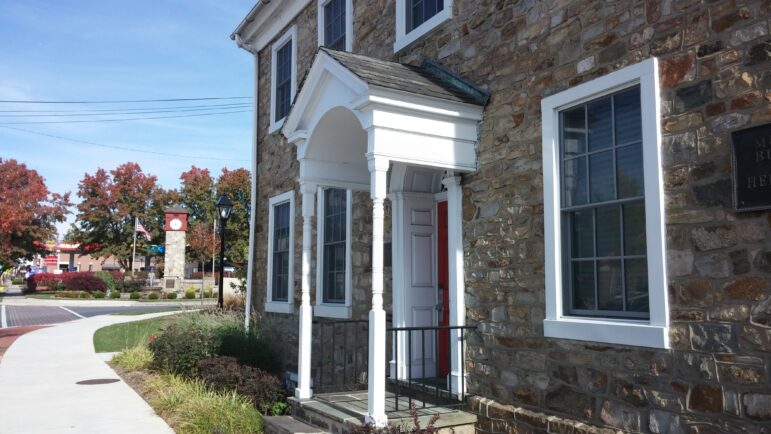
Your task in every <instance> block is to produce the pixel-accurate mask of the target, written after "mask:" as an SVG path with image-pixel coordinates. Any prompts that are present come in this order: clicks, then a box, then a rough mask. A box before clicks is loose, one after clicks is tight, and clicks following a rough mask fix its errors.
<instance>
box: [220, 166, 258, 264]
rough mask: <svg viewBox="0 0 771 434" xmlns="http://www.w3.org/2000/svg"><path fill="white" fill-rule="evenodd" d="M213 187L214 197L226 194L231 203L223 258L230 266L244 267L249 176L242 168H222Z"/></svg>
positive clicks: (248, 215)
mask: <svg viewBox="0 0 771 434" xmlns="http://www.w3.org/2000/svg"><path fill="white" fill-rule="evenodd" d="M215 187H216V191H217V194H216V197H220V196H221V195H223V194H226V195H227V196H228V197H229V198H230V200H231V201H232V202H233V213H232V214H231V216H230V220H228V223H227V228H226V232H225V249H227V250H226V253H225V256H226V257H227V258H228V261H229V262H230V263H232V264H237V265H244V264H246V261H247V260H248V259H249V222H250V218H249V217H250V215H251V174H250V172H249V171H248V170H246V169H243V168H239V169H234V170H228V169H226V168H223V169H222V174H221V175H220V176H219V178H217V183H216V185H215Z"/></svg>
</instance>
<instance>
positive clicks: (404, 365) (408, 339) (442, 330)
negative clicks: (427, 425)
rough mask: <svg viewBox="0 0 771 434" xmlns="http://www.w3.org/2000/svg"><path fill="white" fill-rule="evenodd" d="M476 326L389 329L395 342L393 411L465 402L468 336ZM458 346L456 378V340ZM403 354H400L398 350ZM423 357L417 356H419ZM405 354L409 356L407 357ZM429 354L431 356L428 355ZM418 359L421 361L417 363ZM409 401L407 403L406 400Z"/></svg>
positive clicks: (391, 386) (391, 381)
mask: <svg viewBox="0 0 771 434" xmlns="http://www.w3.org/2000/svg"><path fill="white" fill-rule="evenodd" d="M475 329H476V327H474V326H433V327H393V328H389V329H388V331H389V332H390V333H389V335H391V339H392V341H393V358H391V357H389V360H393V370H392V372H390V374H391V375H390V378H389V386H390V389H391V391H392V393H393V395H394V411H404V410H408V409H409V408H411V407H412V405H413V401H414V403H415V406H416V407H418V408H430V407H439V406H441V407H458V406H463V405H465V401H466V396H467V391H466V384H465V378H466V372H465V369H466V368H465V353H466V338H467V335H468V333H469V332H470V331H472V330H475ZM454 340H455V341H456V342H457V345H458V346H459V348H457V347H456V348H455V351H459V353H458V354H459V357H461V360H460V362H459V363H458V365H459V366H458V368H459V370H460V372H456V373H455V375H456V380H455V381H453V378H452V376H453V372H452V356H451V354H452V351H453V341H454ZM400 352H401V353H402V354H401V355H400V354H399V353H400ZM418 355H419V356H420V358H419V359H418V358H416V356H418ZM405 356H406V357H405ZM427 357H429V358H427ZM416 360H419V362H418V363H415V361H416ZM405 400H406V402H405Z"/></svg>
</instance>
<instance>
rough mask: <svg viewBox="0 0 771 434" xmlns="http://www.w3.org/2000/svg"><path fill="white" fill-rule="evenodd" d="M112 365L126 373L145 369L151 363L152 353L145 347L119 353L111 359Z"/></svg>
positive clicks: (138, 346)
mask: <svg viewBox="0 0 771 434" xmlns="http://www.w3.org/2000/svg"><path fill="white" fill-rule="evenodd" d="M112 361H113V363H115V364H116V365H118V366H120V367H121V368H123V369H125V370H127V371H139V370H142V369H147V368H149V367H150V365H151V364H152V362H153V353H152V352H150V350H149V349H147V347H146V346H145V345H141V344H140V345H137V346H135V347H133V348H129V349H127V350H123V351H121V352H120V353H119V354H117V355H116V356H115V357H113V359H112Z"/></svg>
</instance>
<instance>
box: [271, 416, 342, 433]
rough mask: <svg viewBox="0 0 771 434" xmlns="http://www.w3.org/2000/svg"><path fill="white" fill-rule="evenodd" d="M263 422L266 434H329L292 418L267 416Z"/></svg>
mask: <svg viewBox="0 0 771 434" xmlns="http://www.w3.org/2000/svg"><path fill="white" fill-rule="evenodd" d="M263 422H264V424H265V427H264V428H265V434H329V433H327V432H326V431H323V430H320V429H318V428H316V427H312V426H310V425H308V424H306V423H303V422H301V421H299V420H297V419H295V418H293V417H292V416H266V417H264V418H263Z"/></svg>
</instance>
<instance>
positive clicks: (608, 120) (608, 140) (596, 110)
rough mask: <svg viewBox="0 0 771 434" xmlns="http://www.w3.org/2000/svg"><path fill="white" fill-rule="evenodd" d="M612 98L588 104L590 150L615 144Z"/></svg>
mask: <svg viewBox="0 0 771 434" xmlns="http://www.w3.org/2000/svg"><path fill="white" fill-rule="evenodd" d="M610 101H611V100H610V98H603V99H601V100H598V101H594V102H591V103H589V104H587V106H586V107H587V114H588V116H587V120H588V121H589V150H590V151H597V150H600V149H605V148H608V147H610V146H612V145H613V118H612V112H611V106H610Z"/></svg>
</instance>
